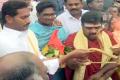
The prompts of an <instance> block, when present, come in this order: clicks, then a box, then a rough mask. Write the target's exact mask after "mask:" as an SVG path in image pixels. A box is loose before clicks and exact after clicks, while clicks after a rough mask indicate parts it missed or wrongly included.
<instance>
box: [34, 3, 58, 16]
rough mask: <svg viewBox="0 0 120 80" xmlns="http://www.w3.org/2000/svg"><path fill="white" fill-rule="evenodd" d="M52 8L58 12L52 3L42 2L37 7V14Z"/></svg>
mask: <svg viewBox="0 0 120 80" xmlns="http://www.w3.org/2000/svg"><path fill="white" fill-rule="evenodd" d="M49 7H52V8H53V9H54V10H56V7H55V5H54V4H53V3H52V2H49V1H42V2H39V3H38V5H37V6H36V10H37V13H38V14H40V13H41V12H42V11H43V10H44V9H46V8H49Z"/></svg>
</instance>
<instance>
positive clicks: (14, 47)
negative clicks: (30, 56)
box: [0, 26, 59, 74]
mask: <svg viewBox="0 0 120 80" xmlns="http://www.w3.org/2000/svg"><path fill="white" fill-rule="evenodd" d="M28 44H29V40H28V31H24V32H20V31H16V30H13V29H10V28H7V27H5V26H4V28H3V30H2V32H0V57H2V56H4V55H7V54H9V53H12V52H17V51H27V52H32V53H34V51H33V49H31V47H30V46H29V45H28ZM39 58H40V59H44V58H45V57H44V56H43V55H42V54H41V53H40V54H39ZM43 63H44V64H45V65H46V66H47V68H48V72H49V73H50V74H54V73H55V72H56V71H57V69H58V67H59V60H58V59H52V60H47V61H44V62H43Z"/></svg>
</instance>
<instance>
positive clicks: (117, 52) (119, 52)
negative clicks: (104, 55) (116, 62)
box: [111, 44, 120, 55]
mask: <svg viewBox="0 0 120 80" xmlns="http://www.w3.org/2000/svg"><path fill="white" fill-rule="evenodd" d="M111 49H112V51H113V53H114V54H115V55H120V45H118V44H117V45H115V46H112V47H111Z"/></svg>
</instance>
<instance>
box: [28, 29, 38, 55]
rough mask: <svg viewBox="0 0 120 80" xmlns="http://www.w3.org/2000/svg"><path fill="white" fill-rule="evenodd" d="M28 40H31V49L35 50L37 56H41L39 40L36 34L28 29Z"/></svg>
mask: <svg viewBox="0 0 120 80" xmlns="http://www.w3.org/2000/svg"><path fill="white" fill-rule="evenodd" d="M28 41H29V46H30V48H31V50H33V51H34V53H35V55H36V56H39V54H40V51H39V47H38V41H37V38H36V36H35V34H34V33H33V32H32V31H31V30H29V31H28Z"/></svg>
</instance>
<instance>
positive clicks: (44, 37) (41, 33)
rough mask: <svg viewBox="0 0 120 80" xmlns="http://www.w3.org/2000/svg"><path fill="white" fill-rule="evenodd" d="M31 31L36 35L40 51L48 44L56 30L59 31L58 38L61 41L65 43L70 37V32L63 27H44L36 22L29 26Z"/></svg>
mask: <svg viewBox="0 0 120 80" xmlns="http://www.w3.org/2000/svg"><path fill="white" fill-rule="evenodd" d="M29 29H31V30H32V31H33V32H34V33H35V35H36V37H37V39H38V44H39V48H40V50H41V49H42V48H43V47H44V46H45V45H46V44H47V43H48V41H49V39H50V37H51V34H52V33H53V31H54V30H59V32H58V38H59V39H60V40H61V41H64V40H65V39H66V38H67V37H68V32H67V31H65V29H64V28H63V27H62V26H44V25H42V24H40V23H38V22H35V23H32V24H30V25H29Z"/></svg>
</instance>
